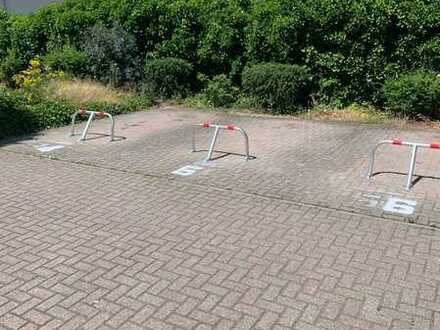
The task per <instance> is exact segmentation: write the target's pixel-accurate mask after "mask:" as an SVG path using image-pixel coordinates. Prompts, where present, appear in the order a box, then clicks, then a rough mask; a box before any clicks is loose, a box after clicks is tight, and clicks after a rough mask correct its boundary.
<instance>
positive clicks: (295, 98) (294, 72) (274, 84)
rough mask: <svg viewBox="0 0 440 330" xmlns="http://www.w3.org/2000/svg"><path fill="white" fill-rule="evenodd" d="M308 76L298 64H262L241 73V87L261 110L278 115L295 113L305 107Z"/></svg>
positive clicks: (309, 89) (309, 76)
mask: <svg viewBox="0 0 440 330" xmlns="http://www.w3.org/2000/svg"><path fill="white" fill-rule="evenodd" d="M312 83H313V79H312V75H311V74H310V73H309V72H308V70H307V68H306V67H304V66H298V65H289V64H278V63H266V64H258V65H253V66H250V67H248V68H246V69H245V70H244V72H243V88H244V91H245V92H247V93H248V94H249V95H250V96H253V97H254V98H255V99H256V100H257V102H258V105H259V106H260V107H262V108H265V109H269V110H273V111H276V112H278V113H289V112H292V111H297V110H299V109H301V108H303V107H305V106H307V105H308V103H309V100H310V93H311V91H312Z"/></svg>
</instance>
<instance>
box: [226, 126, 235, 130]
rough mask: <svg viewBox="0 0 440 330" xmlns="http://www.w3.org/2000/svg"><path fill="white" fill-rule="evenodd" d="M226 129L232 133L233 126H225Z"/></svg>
mask: <svg viewBox="0 0 440 330" xmlns="http://www.w3.org/2000/svg"><path fill="white" fill-rule="evenodd" d="M226 129H228V130H230V131H233V130H234V129H235V126H234V125H226Z"/></svg>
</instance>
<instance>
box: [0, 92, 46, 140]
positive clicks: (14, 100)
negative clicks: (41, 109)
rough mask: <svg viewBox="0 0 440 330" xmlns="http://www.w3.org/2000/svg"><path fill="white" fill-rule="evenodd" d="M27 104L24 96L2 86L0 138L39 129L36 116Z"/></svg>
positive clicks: (0, 97) (0, 96) (0, 93)
mask: <svg viewBox="0 0 440 330" xmlns="http://www.w3.org/2000/svg"><path fill="white" fill-rule="evenodd" d="M25 104H26V99H25V98H24V97H22V96H19V95H14V94H12V93H9V92H7V91H6V90H5V89H4V88H0V139H3V138H5V137H9V136H14V135H18V134H23V133H27V132H31V131H32V130H34V129H38V128H37V121H36V118H35V116H34V115H33V113H31V112H29V111H27V109H26V106H25Z"/></svg>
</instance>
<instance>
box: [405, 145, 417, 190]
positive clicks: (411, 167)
mask: <svg viewBox="0 0 440 330" xmlns="http://www.w3.org/2000/svg"><path fill="white" fill-rule="evenodd" d="M417 149H418V146H417V145H414V146H413V148H412V155H411V162H410V164H409V171H408V180H407V182H406V191H409V190H410V189H411V186H412V178H413V176H414V170H415V167H416V157H417Z"/></svg>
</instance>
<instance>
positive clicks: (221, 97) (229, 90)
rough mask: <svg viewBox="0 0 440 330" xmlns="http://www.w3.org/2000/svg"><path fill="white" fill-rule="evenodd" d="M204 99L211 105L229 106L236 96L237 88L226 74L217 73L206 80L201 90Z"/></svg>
mask: <svg viewBox="0 0 440 330" xmlns="http://www.w3.org/2000/svg"><path fill="white" fill-rule="evenodd" d="M202 96H203V99H204V101H205V102H206V103H207V104H208V105H210V106H213V107H229V106H231V105H232V104H233V103H234V102H235V101H236V100H237V97H238V88H237V87H235V86H234V85H233V84H232V82H231V80H230V79H229V78H228V77H226V75H224V74H222V75H218V76H215V77H214V78H212V80H210V81H208V83H207V86H206V87H205V88H204V89H203V90H202Z"/></svg>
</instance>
